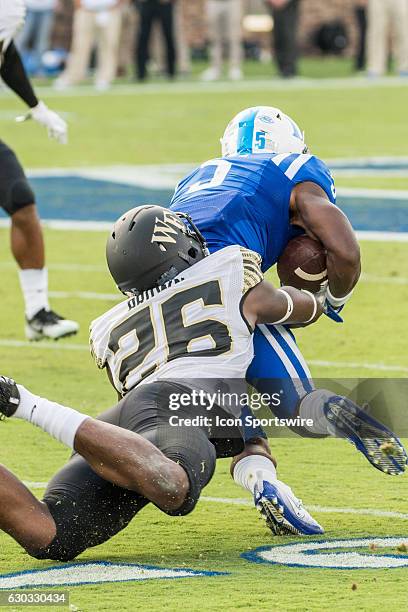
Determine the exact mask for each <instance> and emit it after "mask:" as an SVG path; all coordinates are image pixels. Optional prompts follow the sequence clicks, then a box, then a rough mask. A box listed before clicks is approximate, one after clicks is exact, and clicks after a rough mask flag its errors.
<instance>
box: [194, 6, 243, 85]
mask: <svg viewBox="0 0 408 612" xmlns="http://www.w3.org/2000/svg"><path fill="white" fill-rule="evenodd" d="M242 12H243V9H242V0H207V20H208V36H209V40H210V66H209V67H208V68H207V70H205V71H204V72H203V74H202V75H201V78H202V80H203V81H215V80H217V79H219V78H220V77H221V75H222V67H223V48H224V42H227V43H228V57H229V72H228V77H229V78H230V79H231V80H232V81H238V80H240V79H242V76H243V75H242V70H241V62H242V31H241V21H242Z"/></svg>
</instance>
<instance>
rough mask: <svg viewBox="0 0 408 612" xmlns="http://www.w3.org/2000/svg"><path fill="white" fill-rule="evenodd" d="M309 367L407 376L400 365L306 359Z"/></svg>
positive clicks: (406, 372)
mask: <svg viewBox="0 0 408 612" xmlns="http://www.w3.org/2000/svg"><path fill="white" fill-rule="evenodd" d="M306 361H307V363H308V364H309V365H312V366H320V367H324V368H346V369H351V370H359V369H362V370H378V371H380V372H402V373H403V374H408V367H405V366H402V365H387V364H385V363H354V362H351V361H324V360H320V359H307V357H306Z"/></svg>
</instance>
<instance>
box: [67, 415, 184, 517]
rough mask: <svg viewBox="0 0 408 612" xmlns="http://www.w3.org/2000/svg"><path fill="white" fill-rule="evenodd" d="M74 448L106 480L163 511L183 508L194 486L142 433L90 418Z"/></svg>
mask: <svg viewBox="0 0 408 612" xmlns="http://www.w3.org/2000/svg"><path fill="white" fill-rule="evenodd" d="M74 445H75V450H76V451H77V452H78V453H79V454H80V455H82V457H83V458H84V459H86V461H87V462H88V463H89V465H90V466H91V467H92V469H93V470H94V471H95V472H96V473H97V474H98V475H99V476H101V477H102V478H104V479H105V480H108V481H109V482H112V483H113V484H115V485H117V486H119V487H122V488H124V489H130V490H131V491H136V492H138V493H140V494H141V495H143V497H146V498H147V499H149V500H150V501H152V502H153V503H154V504H156V505H157V506H158V507H159V508H161V509H162V510H165V511H171V510H177V509H178V508H180V507H181V506H182V504H183V502H184V500H185V498H186V495H187V493H188V491H189V487H190V484H189V480H188V476H187V474H186V472H185V470H184V469H183V468H182V467H181V466H180V465H178V464H177V463H175V462H174V461H172V460H171V459H168V458H167V457H166V456H165V455H164V454H163V453H162V452H161V451H160V450H159V449H158V448H156V447H155V446H154V445H153V444H152V443H151V442H149V441H148V440H146V439H145V438H143V437H142V436H140V435H139V434H137V433H134V432H132V431H129V430H127V429H122V428H121V427H116V425H110V424H109V423H104V422H102V421H96V420H94V419H86V420H85V421H83V423H82V424H81V425H80V427H79V429H78V431H77V432H76V435H75V443H74Z"/></svg>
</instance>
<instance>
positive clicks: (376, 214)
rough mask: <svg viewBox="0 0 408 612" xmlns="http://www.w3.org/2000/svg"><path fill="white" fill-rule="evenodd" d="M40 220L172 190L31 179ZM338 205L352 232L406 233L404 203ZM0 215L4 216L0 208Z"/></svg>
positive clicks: (163, 201)
mask: <svg viewBox="0 0 408 612" xmlns="http://www.w3.org/2000/svg"><path fill="white" fill-rule="evenodd" d="M30 182H31V184H32V186H33V188H34V191H35V193H36V198H37V203H38V208H39V211H40V215H41V217H42V218H43V219H61V220H63V219H69V220H78V221H85V220H86V221H114V220H116V219H117V217H118V216H119V215H120V214H121V213H122V212H123V211H125V210H128V209H129V208H131V207H133V206H139V205H141V204H149V203H154V204H159V205H161V206H168V204H169V202H170V200H171V197H172V195H173V190H172V189H165V188H162V189H155V188H146V187H141V186H138V185H129V184H126V183H117V182H111V181H102V180H95V179H90V178H83V177H79V176H75V175H72V176H60V177H58V176H50V177H43V176H42V177H33V178H31V180H30ZM338 205H339V206H340V208H342V209H343V210H344V212H345V213H346V214H347V216H348V217H349V219H350V220H351V222H352V224H353V227H354V228H355V229H356V230H366V231H387V232H408V200H407V199H404V198H403V197H402V196H401V198H400V199H394V198H393V199H390V200H389V199H387V198H386V197H385V196H382V197H380V196H376V195H374V196H373V197H371V198H368V197H364V198H359V197H358V196H355V195H341V197H339V200H338ZM0 216H5V215H4V213H3V211H2V210H1V209H0Z"/></svg>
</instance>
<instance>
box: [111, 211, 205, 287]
mask: <svg viewBox="0 0 408 612" xmlns="http://www.w3.org/2000/svg"><path fill="white" fill-rule="evenodd" d="M206 255H208V250H207V247H206V244H205V240H204V238H203V236H202V234H201V233H200V231H199V230H198V229H197V227H196V226H195V225H194V223H193V221H192V220H191V218H190V217H189V216H188V215H186V214H184V213H174V212H172V211H171V210H168V209H167V208H162V207H161V206H155V205H153V204H152V205H145V206H138V207H136V208H132V210H129V211H128V212H126V213H125V214H123V215H122V216H121V217H120V218H119V219H118V220H117V221H116V223H115V225H114V226H113V229H112V232H111V233H110V235H109V237H108V241H107V243H106V260H107V263H108V268H109V271H110V273H111V275H112V277H113V279H114V281H115V283H116V285H117V286H118V289H120V291H122V293H124V294H125V295H129V294H132V295H138V294H139V293H141V292H143V291H146V290H147V289H152V288H153V287H159V286H160V285H164V284H165V283H166V282H167V281H169V280H171V279H173V278H174V277H175V276H177V275H178V274H180V272H183V270H185V269H186V268H189V267H190V266H192V265H193V264H195V263H197V262H198V261H200V260H201V259H203V257H205V256H206Z"/></svg>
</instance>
